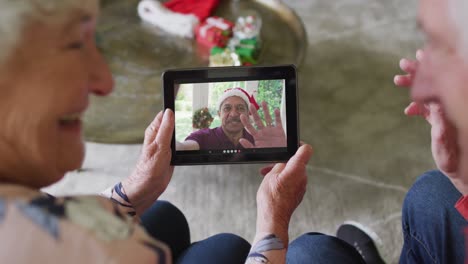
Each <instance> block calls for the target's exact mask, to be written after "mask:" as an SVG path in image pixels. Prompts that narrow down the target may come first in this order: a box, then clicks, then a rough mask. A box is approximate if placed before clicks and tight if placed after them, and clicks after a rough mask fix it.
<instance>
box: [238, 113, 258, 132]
mask: <svg viewBox="0 0 468 264" xmlns="http://www.w3.org/2000/svg"><path fill="white" fill-rule="evenodd" d="M240 120H241V122H242V124H243V125H244V128H245V129H246V130H247V132H249V134H250V135H252V136H253V137H255V136H256V135H257V133H258V132H257V129H255V127H253V126H252V124H251V123H250V120H249V118H248V117H247V116H246V115H241V116H240Z"/></svg>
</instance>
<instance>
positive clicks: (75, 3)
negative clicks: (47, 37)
mask: <svg viewBox="0 0 468 264" xmlns="http://www.w3.org/2000/svg"><path fill="white" fill-rule="evenodd" d="M98 2H99V0H0V65H1V64H3V63H4V61H5V59H7V58H8V57H9V55H11V52H12V51H13V50H14V47H15V45H16V44H17V42H18V41H19V40H20V38H21V34H22V32H23V29H24V27H25V26H27V25H28V23H31V22H32V21H38V22H39V21H41V22H46V23H56V22H59V23H60V22H62V23H63V22H64V19H65V18H66V16H67V15H70V11H72V10H84V11H87V12H91V13H92V14H95V13H96V12H97V9H98V5H99V3H98Z"/></svg>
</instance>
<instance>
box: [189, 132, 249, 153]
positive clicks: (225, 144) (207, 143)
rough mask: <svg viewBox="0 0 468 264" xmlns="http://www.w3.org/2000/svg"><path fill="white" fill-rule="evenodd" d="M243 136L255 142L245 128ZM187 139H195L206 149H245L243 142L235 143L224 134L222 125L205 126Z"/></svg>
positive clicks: (201, 147) (201, 148) (202, 148)
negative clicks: (214, 126)
mask: <svg viewBox="0 0 468 264" xmlns="http://www.w3.org/2000/svg"><path fill="white" fill-rule="evenodd" d="M242 137H243V138H245V139H247V140H248V141H250V143H252V144H254V143H255V141H254V138H253V137H252V135H250V134H249V132H247V130H245V129H244V131H243V136H242ZM185 140H193V141H196V142H197V143H198V145H199V146H200V150H205V149H244V147H242V145H241V144H239V143H237V145H234V144H233V143H232V142H231V141H230V140H229V138H228V137H227V136H226V135H225V134H224V131H223V129H222V127H216V128H212V129H210V128H205V129H200V130H198V131H195V132H193V133H192V134H190V135H189V136H188V137H187V138H186V139H185Z"/></svg>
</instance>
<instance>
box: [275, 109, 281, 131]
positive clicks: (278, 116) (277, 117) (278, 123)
mask: <svg viewBox="0 0 468 264" xmlns="http://www.w3.org/2000/svg"><path fill="white" fill-rule="evenodd" d="M275 120H276V127H278V128H281V129H283V121H282V120H281V113H280V110H279V109H278V108H277V109H275Z"/></svg>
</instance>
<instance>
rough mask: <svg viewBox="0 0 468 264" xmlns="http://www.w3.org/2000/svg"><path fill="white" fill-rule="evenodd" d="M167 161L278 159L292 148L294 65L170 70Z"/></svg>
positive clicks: (295, 142)
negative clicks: (170, 119) (170, 117)
mask: <svg viewBox="0 0 468 264" xmlns="http://www.w3.org/2000/svg"><path fill="white" fill-rule="evenodd" d="M163 84H164V85H163V86H164V104H165V108H170V109H172V110H173V111H174V113H175V120H176V128H175V131H174V136H173V141H172V164H173V165H193V164H219V163H224V164H225V163H251V162H255V163H258V162H280V161H286V160H288V159H289V158H290V157H291V156H292V155H294V153H295V152H296V150H297V148H298V128H297V120H298V117H297V98H296V90H297V87H296V84H297V80H296V69H295V67H294V66H274V67H220V68H199V69H184V70H170V71H167V72H165V73H164V74H163Z"/></svg>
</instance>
